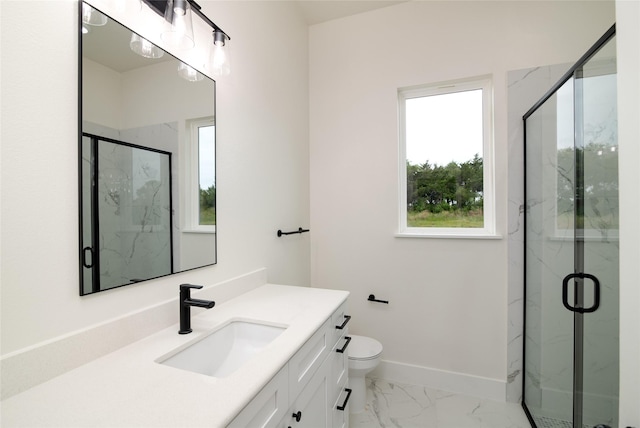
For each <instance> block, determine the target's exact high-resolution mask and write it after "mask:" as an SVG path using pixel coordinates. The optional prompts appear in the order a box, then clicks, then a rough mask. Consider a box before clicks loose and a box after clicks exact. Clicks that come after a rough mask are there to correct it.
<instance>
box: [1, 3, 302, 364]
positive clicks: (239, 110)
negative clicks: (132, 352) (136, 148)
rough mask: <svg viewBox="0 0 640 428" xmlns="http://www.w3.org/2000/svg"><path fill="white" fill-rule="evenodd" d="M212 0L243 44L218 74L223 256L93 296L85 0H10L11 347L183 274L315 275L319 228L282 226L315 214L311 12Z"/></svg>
mask: <svg viewBox="0 0 640 428" xmlns="http://www.w3.org/2000/svg"><path fill="white" fill-rule="evenodd" d="M199 4H200V5H201V6H202V9H203V11H204V12H205V13H206V14H207V15H208V16H210V17H211V18H212V19H213V20H214V21H216V22H217V23H218V24H219V25H221V26H222V27H223V28H224V29H225V31H227V32H228V33H229V34H230V35H231V38H232V40H231V43H230V46H231V48H232V49H233V52H232V55H233V57H232V61H233V63H232V67H233V70H232V74H231V76H229V77H228V78H225V79H222V78H221V79H219V80H218V85H217V90H218V96H217V108H218V125H219V129H218V175H217V177H218V185H219V190H218V194H217V196H218V264H217V265H216V266H213V267H208V268H203V269H198V270H195V271H190V272H186V273H183V274H178V275H175V276H171V277H168V278H163V279H159V280H154V281H148V282H144V283H141V284H137V285H132V286H127V287H124V288H120V289H116V290H111V291H107V292H103V293H98V294H96V295H92V296H87V297H82V298H81V297H79V295H78V208H77V206H78V194H77V193H78V190H77V188H78V184H77V182H78V159H77V156H78V154H77V144H78V135H77V130H78V122H77V120H78V116H77V108H78V106H77V94H78V91H77V85H78V83H77V78H78V74H77V64H78V63H77V61H78V47H77V45H78V43H77V42H78V36H77V26H76V22H77V2H75V1H70V0H59V1H29V2H17V1H2V2H1V8H2V9H1V12H0V14H1V31H2V36H1V43H2V45H1V50H2V82H1V89H2V100H1V102H2V104H1V114H2V116H1V119H2V130H1V137H2V140H1V143H2V145H1V149H2V152H1V159H2V167H1V170H2V173H1V174H2V179H1V183H2V191H1V217H2V225H1V236H2V242H1V245H2V247H1V251H2V271H1V275H2V277H1V287H2V303H1V304H2V307H1V312H2V315H1V317H2V355H3V356H4V355H7V354H9V353H12V352H14V351H18V350H21V349H23V348H25V347H29V346H33V345H36V344H38V343H41V342H43V341H47V340H51V339H54V338H56V337H59V336H60V335H65V334H68V333H70V332H73V331H75V330H79V329H84V328H87V327H88V326H91V325H93V324H96V323H100V322H103V321H106V320H110V319H112V318H115V317H119V316H122V315H124V314H127V313H129V312H131V311H134V310H138V309H141V308H144V307H146V306H151V305H154V304H156V303H158V302H162V301H165V300H167V299H170V298H173V297H175V296H176V295H177V291H178V284H180V283H183V282H192V283H201V284H205V285H207V284H213V283H217V282H220V281H224V280H226V279H229V278H232V277H235V276H237V275H240V274H244V273H246V272H249V271H253V270H255V269H259V268H261V267H267V268H268V272H269V278H268V280H269V281H271V282H276V283H287V284H298V285H308V283H309V250H308V243H307V242H306V241H305V239H308V238H304V237H303V238H301V239H298V240H288V241H284V240H283V239H281V238H277V237H276V231H277V230H278V229H279V228H290V227H295V228H297V227H298V226H307V225H308V222H309V207H308V205H309V203H308V189H309V180H308V158H309V153H308V144H307V141H308V110H307V105H308V91H307V88H308V84H307V82H308V64H307V49H308V45H307V28H306V25H305V24H304V23H303V21H302V20H301V18H300V17H299V16H298V14H297V9H296V8H295V7H294V5H292V4H290V3H281V2H277V3H272V2H269V3H268V4H265V3H259V2H257V3H253V2H241V3H236V2H212V1H200V2H199ZM28 22H32V23H33V22H37V23H38V24H37V25H25V23H28ZM267 35H272V36H273V37H274V38H273V39H272V38H270V37H267ZM274 40H275V42H274ZM177 318H178V314H177V310H176V314H175V321H176V322H177Z"/></svg>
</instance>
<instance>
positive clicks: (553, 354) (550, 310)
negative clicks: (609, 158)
mask: <svg viewBox="0 0 640 428" xmlns="http://www.w3.org/2000/svg"><path fill="white" fill-rule="evenodd" d="M526 138H527V141H526V146H525V159H526V166H525V170H526V205H527V212H526V228H525V234H526V241H525V249H526V256H525V272H526V302H525V306H526V311H525V317H526V318H525V327H526V329H525V349H526V354H525V355H526V358H525V367H524V369H525V376H524V397H525V404H526V405H527V407H528V410H529V412H530V415H531V416H532V417H533V420H534V421H535V423H536V425H537V426H538V427H562V426H563V425H561V423H562V422H566V423H568V422H569V421H571V420H572V407H573V401H574V393H573V376H572V373H573V345H574V341H575V336H574V323H573V318H574V315H573V313H572V312H570V311H568V310H567V309H566V308H565V307H564V305H563V302H562V281H563V279H564V277H565V276H566V275H567V274H568V273H570V272H573V271H574V259H575V254H574V252H575V248H574V241H573V238H574V231H573V222H574V201H575V198H574V192H575V186H574V176H575V149H574V144H573V79H570V80H569V81H567V82H566V83H565V84H564V85H563V86H562V87H561V88H559V90H558V91H556V92H555V93H554V94H553V95H552V96H551V97H550V98H549V99H548V100H547V101H546V102H545V103H544V104H542V105H541V106H540V107H539V108H538V109H537V110H536V111H535V112H534V113H533V114H532V115H531V116H530V117H529V118H528V119H527V122H526ZM564 426H566V427H570V426H571V425H570V424H569V425H564Z"/></svg>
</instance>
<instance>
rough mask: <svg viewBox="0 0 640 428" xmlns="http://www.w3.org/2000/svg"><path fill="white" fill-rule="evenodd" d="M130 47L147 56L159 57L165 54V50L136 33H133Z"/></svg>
mask: <svg viewBox="0 0 640 428" xmlns="http://www.w3.org/2000/svg"><path fill="white" fill-rule="evenodd" d="M129 47H130V48H131V50H132V51H134V52H135V53H137V54H138V55H140V56H143V57H145V58H152V59H157V58H161V57H162V56H163V55H164V51H163V50H162V49H160V48H159V47H157V46H156V45H154V44H153V43H151V42H150V41H149V40H147V39H145V38H144V37H140V36H139V35H137V34H136V33H131V41H130V42H129Z"/></svg>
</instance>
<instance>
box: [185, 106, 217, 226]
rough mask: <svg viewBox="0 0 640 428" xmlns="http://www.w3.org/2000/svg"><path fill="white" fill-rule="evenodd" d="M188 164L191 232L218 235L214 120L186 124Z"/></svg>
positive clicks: (188, 202) (208, 119)
mask: <svg viewBox="0 0 640 428" xmlns="http://www.w3.org/2000/svg"><path fill="white" fill-rule="evenodd" d="M187 129H188V131H189V133H190V138H189V144H188V145H187V160H188V164H189V168H188V171H189V177H188V181H189V182H190V183H191V184H190V185H189V186H188V189H190V190H189V193H188V195H187V205H188V212H189V215H188V219H187V221H188V222H189V223H190V224H189V225H188V229H189V230H191V231H198V232H215V225H216V158H215V156H216V150H215V147H216V140H215V135H216V131H215V124H214V121H213V118H204V119H197V120H192V121H189V122H187Z"/></svg>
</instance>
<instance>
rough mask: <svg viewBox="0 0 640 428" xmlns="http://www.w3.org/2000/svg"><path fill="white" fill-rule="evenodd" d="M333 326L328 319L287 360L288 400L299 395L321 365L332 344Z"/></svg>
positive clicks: (290, 400) (291, 400)
mask: <svg viewBox="0 0 640 428" xmlns="http://www.w3.org/2000/svg"><path fill="white" fill-rule="evenodd" d="M332 328H333V326H331V328H330V320H329V319H327V321H325V323H324V324H323V325H322V327H320V328H319V329H318V331H316V332H315V333H314V334H313V336H311V338H310V339H309V340H307V342H306V343H305V344H304V345H302V347H301V348H300V350H299V351H298V352H296V354H295V355H294V356H293V357H292V358H291V360H289V397H290V398H289V402H290V403H292V404H293V401H294V400H295V399H296V397H298V396H299V395H301V393H302V390H303V389H304V387H305V385H307V384H308V382H310V380H311V379H312V377H313V376H314V374H315V373H316V371H317V370H318V369H319V367H320V366H321V365H322V363H323V362H324V360H325V359H326V357H327V355H329V352H330V351H331V348H332V346H333V342H332V339H333V330H332Z"/></svg>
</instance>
